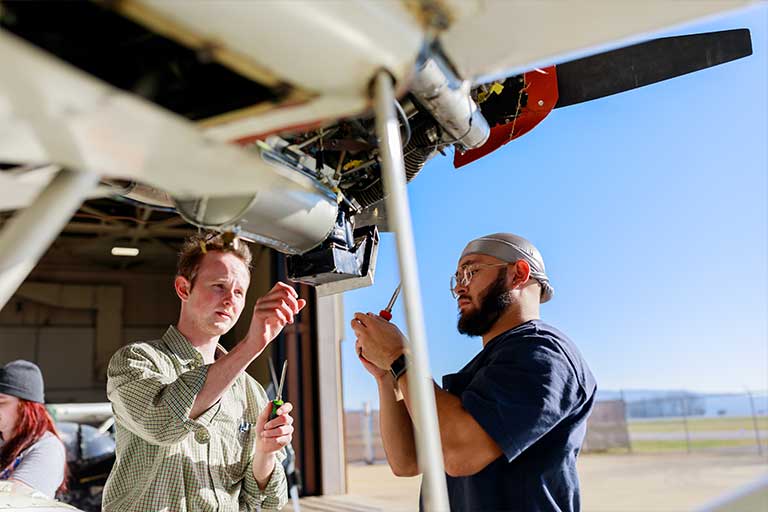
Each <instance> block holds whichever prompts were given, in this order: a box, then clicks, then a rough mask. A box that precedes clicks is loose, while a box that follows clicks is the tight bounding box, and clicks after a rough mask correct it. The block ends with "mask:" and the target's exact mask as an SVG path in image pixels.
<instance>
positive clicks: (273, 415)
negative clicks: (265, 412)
mask: <svg viewBox="0 0 768 512" xmlns="http://www.w3.org/2000/svg"><path fill="white" fill-rule="evenodd" d="M284 403H285V402H283V401H282V400H277V399H275V400H272V412H270V413H269V419H268V420H267V421H272V420H273V419H275V418H277V410H278V409H279V408H280V406H281V405H283V404H284Z"/></svg>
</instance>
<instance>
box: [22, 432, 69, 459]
mask: <svg viewBox="0 0 768 512" xmlns="http://www.w3.org/2000/svg"><path fill="white" fill-rule="evenodd" d="M37 454H44V455H47V456H49V457H50V456H57V455H58V456H60V457H61V458H62V459H64V458H65V456H66V450H65V448H64V443H63V442H62V441H61V439H59V438H58V437H56V436H55V435H53V434H52V433H51V432H45V433H44V434H43V435H42V436H41V437H40V439H38V440H37V441H36V442H35V443H34V444H33V445H32V446H30V447H29V448H27V449H26V450H25V452H24V456H25V457H29V456H34V455H37Z"/></svg>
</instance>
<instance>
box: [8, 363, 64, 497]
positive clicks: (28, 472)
mask: <svg viewBox="0 0 768 512" xmlns="http://www.w3.org/2000/svg"><path fill="white" fill-rule="evenodd" d="M44 403H45V398H44V393H43V375H42V373H41V372H40V368H38V367H37V365H36V364H34V363H31V362H29V361H22V360H18V361H11V362H10V363H7V364H6V365H5V366H2V367H0V480H8V481H11V482H13V483H16V484H20V485H22V486H25V487H28V488H32V489H34V490H36V491H38V492H41V493H42V494H45V495H46V496H48V497H50V498H53V497H54V496H55V494H56V492H57V491H58V492H64V491H66V488H67V485H66V475H67V457H66V450H65V449H64V444H63V443H62V442H61V438H60V436H59V434H58V432H56V428H55V427H54V425H53V419H52V418H51V416H50V414H48V411H47V410H46V409H45V405H43V404H44Z"/></svg>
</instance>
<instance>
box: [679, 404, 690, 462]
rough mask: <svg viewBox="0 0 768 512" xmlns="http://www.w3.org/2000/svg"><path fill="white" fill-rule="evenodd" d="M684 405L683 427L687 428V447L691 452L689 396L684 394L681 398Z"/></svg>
mask: <svg viewBox="0 0 768 512" xmlns="http://www.w3.org/2000/svg"><path fill="white" fill-rule="evenodd" d="M680 402H681V404H682V406H683V427H684V428H685V449H686V450H687V451H688V453H691V434H690V432H688V397H686V396H683V397H682V398H681V399H680Z"/></svg>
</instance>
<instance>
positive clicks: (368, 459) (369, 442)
mask: <svg viewBox="0 0 768 512" xmlns="http://www.w3.org/2000/svg"><path fill="white" fill-rule="evenodd" d="M362 423H363V425H362V427H363V428H362V430H363V459H364V460H365V463H366V464H373V463H374V459H375V456H374V453H373V414H371V402H363V422H362Z"/></svg>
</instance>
